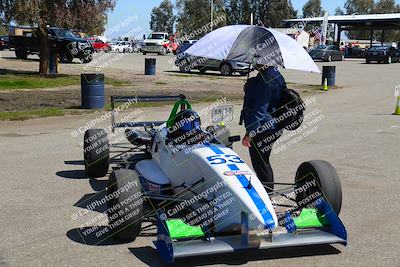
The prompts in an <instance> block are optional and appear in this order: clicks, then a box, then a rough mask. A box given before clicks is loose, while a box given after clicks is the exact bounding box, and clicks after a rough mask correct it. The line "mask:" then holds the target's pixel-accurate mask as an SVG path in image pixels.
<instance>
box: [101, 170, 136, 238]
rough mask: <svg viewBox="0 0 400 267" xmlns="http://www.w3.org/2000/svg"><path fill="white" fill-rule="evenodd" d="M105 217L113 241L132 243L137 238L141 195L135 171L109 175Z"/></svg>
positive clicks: (115, 172) (119, 171)
mask: <svg viewBox="0 0 400 267" xmlns="http://www.w3.org/2000/svg"><path fill="white" fill-rule="evenodd" d="M107 215H108V220H109V228H110V230H111V236H112V237H113V238H114V239H116V240H119V241H134V240H135V239H136V237H137V236H139V234H140V231H141V227H142V217H143V194H142V187H141V184H140V179H139V177H138V175H137V173H136V172H135V171H133V170H129V169H119V170H115V171H113V172H112V173H111V175H110V178H109V180H108V186H107Z"/></svg>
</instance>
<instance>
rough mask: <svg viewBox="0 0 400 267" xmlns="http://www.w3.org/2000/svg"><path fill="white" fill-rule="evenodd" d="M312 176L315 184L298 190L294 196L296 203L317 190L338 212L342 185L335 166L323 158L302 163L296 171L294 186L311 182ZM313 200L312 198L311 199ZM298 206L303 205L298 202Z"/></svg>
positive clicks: (297, 186) (340, 204) (340, 203)
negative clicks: (304, 189) (303, 189)
mask: <svg viewBox="0 0 400 267" xmlns="http://www.w3.org/2000/svg"><path fill="white" fill-rule="evenodd" d="M314 178H315V180H316V186H315V187H311V188H308V189H307V190H306V191H305V192H304V191H303V192H302V191H301V190H299V191H298V192H299V194H298V195H297V197H296V200H297V203H298V204H299V202H301V200H304V199H306V198H307V197H310V196H313V195H314V194H315V193H316V192H319V193H320V194H321V195H322V196H323V197H324V199H325V200H327V201H328V203H329V204H330V205H331V207H332V208H333V210H334V211H335V212H336V213H337V214H339V213H340V210H341V207H342V186H341V183H340V179H339V176H338V174H337V172H336V170H335V168H334V167H333V166H332V165H331V164H330V163H329V162H326V161H323V160H312V161H308V162H304V163H302V164H301V165H300V167H299V168H298V169H297V172H296V178H295V183H296V188H301V187H303V186H305V185H306V183H307V182H311V181H312V180H313V179H314ZM305 187H306V186H305ZM305 187H304V188H305ZM315 200H316V199H313V200H312V201H315ZM299 206H300V207H303V206H304V205H303V204H299Z"/></svg>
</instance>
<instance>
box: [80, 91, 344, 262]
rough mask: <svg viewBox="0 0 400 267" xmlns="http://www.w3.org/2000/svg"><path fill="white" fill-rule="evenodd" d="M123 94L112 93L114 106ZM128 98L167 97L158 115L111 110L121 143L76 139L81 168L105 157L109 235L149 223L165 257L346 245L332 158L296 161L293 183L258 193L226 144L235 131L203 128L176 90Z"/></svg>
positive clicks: (96, 166)
mask: <svg viewBox="0 0 400 267" xmlns="http://www.w3.org/2000/svg"><path fill="white" fill-rule="evenodd" d="M132 99H133V97H116V96H114V97H112V106H113V110H114V105H115V103H122V102H129V101H131V100H132ZM134 99H135V102H153V101H176V103H175V105H174V108H173V110H172V113H171V116H170V117H169V119H168V120H167V121H153V122H122V123H116V122H115V119H114V117H113V121H112V126H113V130H115V129H120V128H126V130H125V135H126V138H127V140H128V141H129V144H130V146H129V147H127V146H126V145H110V144H109V141H108V137H107V132H106V131H105V130H102V129H90V130H88V131H87V132H86V133H85V137H84V138H85V140H84V158H85V168H86V172H87V174H88V175H89V176H91V177H103V176H105V175H106V174H107V173H108V172H109V167H110V164H112V165H113V171H112V172H111V174H110V176H109V182H108V187H107V196H108V197H107V204H108V208H107V215H108V219H109V226H108V227H109V230H110V232H111V236H112V238H115V239H118V240H125V241H126V240H128V241H133V240H135V238H136V237H138V236H139V235H140V233H141V231H142V230H143V229H144V228H145V227H146V228H147V227H148V224H149V223H151V224H153V225H155V226H156V227H157V240H155V241H154V244H155V246H156V248H157V250H158V252H159V254H160V256H161V257H162V258H163V260H164V261H166V262H168V263H172V262H174V261H175V260H176V259H178V258H184V257H190V256H198V255H207V254H217V253H228V252H235V251H238V250H247V249H268V248H278V247H293V246H306V245H316V244H334V243H340V244H344V245H345V244H347V234H346V230H345V227H344V225H343V224H342V222H341V221H340V219H339V218H338V214H339V212H340V208H341V202H342V193H341V185H340V181H339V177H338V175H337V173H336V171H335V169H334V168H333V167H332V165H331V164H329V163H328V162H325V161H309V162H305V163H303V164H301V166H300V167H299V168H298V171H297V173H296V177H295V181H294V183H292V184H283V183H276V184H275V185H276V186H278V187H281V188H280V189H276V190H274V191H272V192H270V193H267V192H268V190H266V188H267V187H268V185H266V184H263V183H262V182H261V181H260V180H259V179H258V178H257V176H256V175H255V173H254V172H253V171H252V169H251V168H250V167H249V166H248V165H247V164H246V163H245V162H244V161H243V160H242V159H241V158H240V156H239V155H238V154H236V153H235V152H234V151H233V149H232V147H233V146H232V145H233V143H234V142H237V141H240V136H230V132H229V130H228V129H227V127H225V126H222V125H214V126H210V127H208V128H207V129H206V130H202V129H201V126H200V119H199V118H198V116H196V113H195V112H193V111H192V108H191V105H190V103H189V102H188V101H187V99H186V98H185V97H184V96H183V95H181V96H177V97H171V96H169V97H165V96H159V97H157V96H156V97H155V96H152V97H134ZM179 109H181V110H180V111H179V112H178V110H179ZM185 114H186V115H185ZM140 128H141V129H140ZM121 148H123V149H124V151H122V152H121ZM113 149H118V150H119V151H118V152H117V153H116V154H115V155H114V154H113Z"/></svg>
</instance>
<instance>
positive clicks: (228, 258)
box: [129, 245, 341, 267]
mask: <svg viewBox="0 0 400 267" xmlns="http://www.w3.org/2000/svg"><path fill="white" fill-rule="evenodd" d="M129 250H130V251H131V252H132V254H133V255H135V256H136V257H137V258H138V259H139V260H140V261H142V262H143V263H144V264H147V265H149V266H170V265H166V264H164V263H163V261H162V260H161V258H160V256H159V254H158V253H157V251H156V249H154V248H152V247H150V246H147V247H141V248H129ZM340 253H341V251H340V250H338V249H336V248H335V247H333V246H332V245H315V246H304V247H292V248H274V249H269V250H248V251H239V252H235V253H226V254H216V255H214V256H213V257H205V256H196V257H190V258H186V259H180V260H177V261H176V262H175V263H174V266H182V267H186V266H205V265H216V264H226V265H241V264H246V263H249V262H253V261H268V260H275V259H287V258H300V257H315V256H326V255H337V254H340ZM217 255H218V257H216V256H217Z"/></svg>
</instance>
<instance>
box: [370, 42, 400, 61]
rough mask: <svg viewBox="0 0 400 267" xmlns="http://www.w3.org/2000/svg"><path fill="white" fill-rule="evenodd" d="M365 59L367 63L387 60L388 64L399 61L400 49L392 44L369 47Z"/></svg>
mask: <svg viewBox="0 0 400 267" xmlns="http://www.w3.org/2000/svg"><path fill="white" fill-rule="evenodd" d="M365 60H366V62H367V64H369V63H371V61H377V62H385V63H387V64H390V63H392V62H399V61H400V51H399V50H397V49H396V48H394V47H391V46H373V47H371V48H370V49H368V52H367V55H366V57H365Z"/></svg>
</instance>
